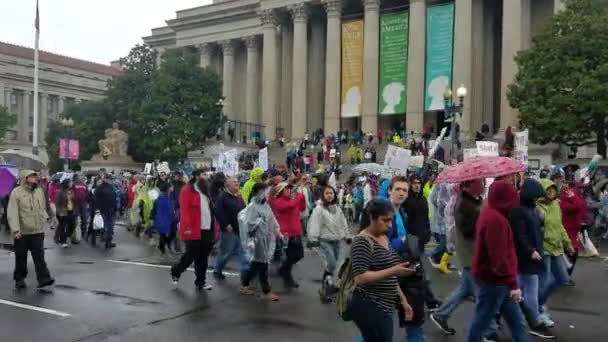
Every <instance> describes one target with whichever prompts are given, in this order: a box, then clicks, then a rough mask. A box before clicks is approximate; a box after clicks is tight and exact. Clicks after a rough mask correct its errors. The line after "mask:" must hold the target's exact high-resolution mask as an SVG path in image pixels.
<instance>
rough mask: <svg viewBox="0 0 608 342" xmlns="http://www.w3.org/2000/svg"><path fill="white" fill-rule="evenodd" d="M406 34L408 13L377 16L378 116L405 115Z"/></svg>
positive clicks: (407, 30)
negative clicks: (378, 43)
mask: <svg viewBox="0 0 608 342" xmlns="http://www.w3.org/2000/svg"><path fill="white" fill-rule="evenodd" d="M408 32H409V14H408V12H396V13H387V14H383V15H382V17H380V73H379V76H380V78H379V83H378V86H379V88H378V95H379V96H378V112H379V113H380V114H403V113H405V108H406V99H407V97H406V94H407V92H406V89H407V54H408V51H407V49H408V41H409V39H408V38H409V37H408V35H409V33H408Z"/></svg>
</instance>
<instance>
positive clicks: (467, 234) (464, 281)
mask: <svg viewBox="0 0 608 342" xmlns="http://www.w3.org/2000/svg"><path fill="white" fill-rule="evenodd" d="M484 190H485V186H484V182H483V180H482V179H474V180H470V181H466V182H464V183H462V184H461V185H460V193H459V194H458V200H457V202H456V206H455V208H454V218H455V227H454V231H453V232H452V234H453V235H454V237H455V238H454V240H455V250H456V256H457V257H458V261H459V264H460V267H461V270H460V271H461V275H460V278H459V281H458V285H457V286H456V288H455V289H454V290H452V292H451V293H450V294H449V295H448V298H447V300H446V301H445V302H444V304H443V305H442V306H441V307H440V308H439V309H437V311H435V312H434V313H431V315H430V318H431V320H432V321H433V323H435V325H437V327H439V329H441V331H442V332H443V333H444V334H446V335H454V334H455V333H456V330H455V329H453V328H452V327H450V326H449V324H448V320H449V319H450V317H451V316H452V313H453V312H454V311H455V310H456V309H457V308H458V307H459V306H460V304H462V303H463V302H464V301H465V300H466V299H467V298H469V297H474V296H475V294H476V292H477V291H476V288H477V287H476V284H475V281H474V280H473V277H472V274H471V266H472V263H473V251H474V248H473V246H474V243H475V225H476V223H477V219H478V217H479V213H480V211H481V206H482V201H483V199H482V197H481V195H482V193H483V192H484ZM496 330H497V326H496V323H495V321H492V322H490V326H489V327H488V329H487V330H486V331H485V333H484V335H485V336H486V337H493V336H495V335H496V334H497V333H496Z"/></svg>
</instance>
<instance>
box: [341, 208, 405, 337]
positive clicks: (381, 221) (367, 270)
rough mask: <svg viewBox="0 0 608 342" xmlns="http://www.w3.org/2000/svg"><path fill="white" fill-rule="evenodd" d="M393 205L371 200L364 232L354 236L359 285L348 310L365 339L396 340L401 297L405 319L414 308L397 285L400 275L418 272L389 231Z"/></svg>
mask: <svg viewBox="0 0 608 342" xmlns="http://www.w3.org/2000/svg"><path fill="white" fill-rule="evenodd" d="M392 222H393V207H392V205H391V204H390V202H388V201H386V200H382V199H374V200H372V201H370V202H369V203H368V205H367V207H366V208H365V212H364V215H363V218H362V221H361V228H362V229H361V232H360V233H359V235H357V236H356V237H355V238H354V239H353V243H352V247H351V258H352V259H351V260H352V270H353V276H354V282H355V285H356V288H355V290H354V292H353V295H352V299H351V303H350V307H349V311H350V315H351V317H352V319H353V321H354V322H355V324H356V325H357V327H358V328H359V330H360V331H361V335H362V336H363V340H364V341H366V342H391V341H392V340H393V313H394V310H395V307H396V304H397V303H398V302H397V301H398V300H399V301H400V303H401V305H402V306H403V309H404V311H405V320H406V321H409V320H411V319H412V316H413V311H412V307H411V306H410V305H409V304H408V302H407V299H406V298H405V295H404V294H403V292H402V291H401V289H400V288H399V285H398V278H399V277H406V276H409V275H412V274H414V273H415V270H413V269H410V268H408V263H403V262H401V259H400V257H399V255H397V253H396V252H395V251H394V250H393V249H392V247H391V245H390V242H389V241H388V238H387V237H386V234H387V233H388V231H389V230H390V229H391V227H392Z"/></svg>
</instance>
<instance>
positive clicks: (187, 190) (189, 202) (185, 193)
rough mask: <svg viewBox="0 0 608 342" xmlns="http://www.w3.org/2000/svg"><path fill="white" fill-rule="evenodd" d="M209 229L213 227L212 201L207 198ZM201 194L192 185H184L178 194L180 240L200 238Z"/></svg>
mask: <svg viewBox="0 0 608 342" xmlns="http://www.w3.org/2000/svg"><path fill="white" fill-rule="evenodd" d="M209 210H210V211H211V221H212V222H211V229H213V225H214V222H213V221H214V219H213V203H211V199H209ZM202 216H203V215H202V213H201V195H200V194H199V193H198V191H196V190H195V189H194V186H193V185H186V186H184V187H183V188H182V191H181V192H180V194H179V217H180V222H179V239H180V240H182V241H189V240H200V239H201V224H202Z"/></svg>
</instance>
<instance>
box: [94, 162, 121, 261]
mask: <svg viewBox="0 0 608 342" xmlns="http://www.w3.org/2000/svg"><path fill="white" fill-rule="evenodd" d="M116 196H117V194H116V193H115V192H114V187H113V186H112V175H110V174H107V173H106V174H104V175H102V179H101V183H100V184H99V185H98V186H97V188H96V189H95V208H96V209H97V210H99V212H100V213H101V217H103V229H104V231H105V236H104V237H103V240H104V242H105V248H106V249H109V248H114V247H116V244H115V243H114V242H113V239H114V222H115V220H116V211H117V208H116ZM92 239H93V241H95V236H94V235H93V237H92Z"/></svg>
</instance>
